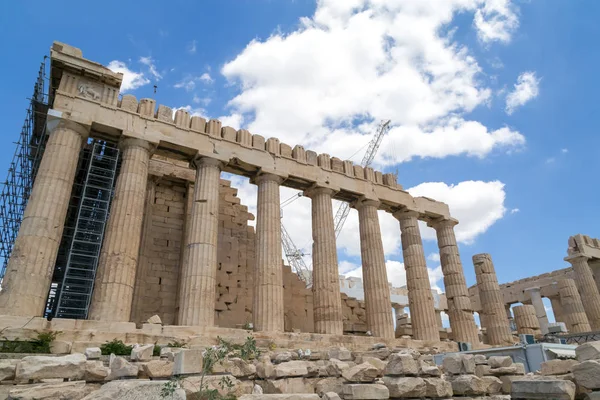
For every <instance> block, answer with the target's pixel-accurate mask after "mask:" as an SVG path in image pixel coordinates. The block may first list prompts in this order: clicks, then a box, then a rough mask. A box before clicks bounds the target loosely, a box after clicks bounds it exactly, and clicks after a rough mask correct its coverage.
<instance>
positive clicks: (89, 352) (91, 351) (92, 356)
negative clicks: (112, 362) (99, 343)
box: [84, 347, 102, 360]
mask: <svg viewBox="0 0 600 400" xmlns="http://www.w3.org/2000/svg"><path fill="white" fill-rule="evenodd" d="M84 355H85V356H86V358H87V359H88V360H98V359H100V356H101V355H102V350H100V347H88V348H87V349H85V353H84Z"/></svg>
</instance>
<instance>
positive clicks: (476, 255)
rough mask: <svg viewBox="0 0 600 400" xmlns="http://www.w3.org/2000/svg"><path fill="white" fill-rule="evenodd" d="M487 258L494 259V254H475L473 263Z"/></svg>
mask: <svg viewBox="0 0 600 400" xmlns="http://www.w3.org/2000/svg"><path fill="white" fill-rule="evenodd" d="M486 260H489V261H492V256H491V255H490V254H489V253H479V254H473V264H478V263H482V262H485V261H486Z"/></svg>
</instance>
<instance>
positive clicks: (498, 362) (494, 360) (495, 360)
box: [488, 356, 513, 368]
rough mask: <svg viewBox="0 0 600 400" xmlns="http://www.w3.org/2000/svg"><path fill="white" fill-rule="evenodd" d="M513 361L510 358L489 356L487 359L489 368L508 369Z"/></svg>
mask: <svg viewBox="0 0 600 400" xmlns="http://www.w3.org/2000/svg"><path fill="white" fill-rule="evenodd" d="M512 363H513V360H512V358H511V357H510V356H491V357H490V358H488V364H489V366H490V367H491V368H501V367H510V366H511V365H512Z"/></svg>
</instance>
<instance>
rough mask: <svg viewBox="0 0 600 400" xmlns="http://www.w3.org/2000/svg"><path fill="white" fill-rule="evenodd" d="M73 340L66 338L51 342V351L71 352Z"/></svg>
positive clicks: (59, 352) (54, 352) (56, 352)
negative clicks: (67, 340) (69, 340)
mask: <svg viewBox="0 0 600 400" xmlns="http://www.w3.org/2000/svg"><path fill="white" fill-rule="evenodd" d="M71 347H72V343H71V342H65V341H64V340H54V341H52V343H50V353H52V354H70V353H71Z"/></svg>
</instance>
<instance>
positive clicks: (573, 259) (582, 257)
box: [564, 253, 592, 265]
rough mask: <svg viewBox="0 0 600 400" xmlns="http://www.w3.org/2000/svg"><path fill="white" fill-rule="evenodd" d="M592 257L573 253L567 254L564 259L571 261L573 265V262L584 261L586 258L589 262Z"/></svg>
mask: <svg viewBox="0 0 600 400" xmlns="http://www.w3.org/2000/svg"><path fill="white" fill-rule="evenodd" d="M590 258H592V257H590V256H586V255H585V254H581V253H579V254H573V255H570V256H567V257H565V258H564V260H565V261H566V262H568V263H571V265H572V264H573V263H575V262H578V261H582V260H585V262H587V261H588V260H589V259H590Z"/></svg>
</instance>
